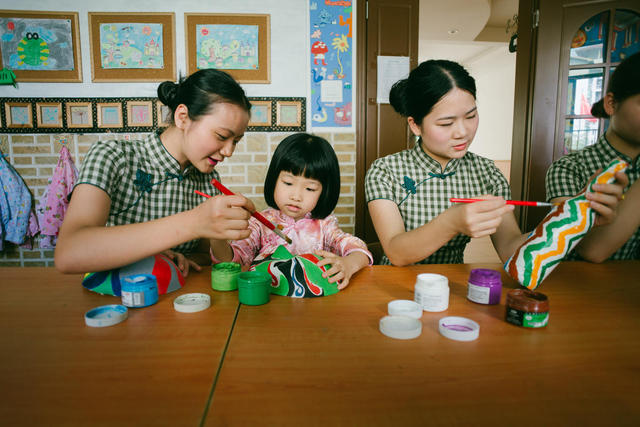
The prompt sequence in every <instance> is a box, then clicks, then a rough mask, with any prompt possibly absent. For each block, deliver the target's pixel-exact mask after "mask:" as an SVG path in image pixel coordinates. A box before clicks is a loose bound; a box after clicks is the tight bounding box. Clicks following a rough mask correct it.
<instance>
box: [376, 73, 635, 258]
mask: <svg viewBox="0 0 640 427" xmlns="http://www.w3.org/2000/svg"><path fill="white" fill-rule="evenodd" d="M390 102H391V105H392V107H393V108H394V109H395V110H396V111H397V112H398V113H399V114H401V115H402V116H404V117H407V122H408V123H409V127H410V128H411V131H412V132H413V133H414V135H415V136H416V137H418V141H417V143H416V145H415V147H414V148H412V149H408V150H404V151H401V152H399V153H396V154H391V155H389V156H386V157H383V158H380V159H377V160H376V161H375V162H374V163H373V164H372V165H371V167H370V169H369V170H368V172H367V175H366V178H365V197H366V200H367V202H368V208H369V213H370V214H371V219H372V221H373V225H374V227H375V230H376V232H377V234H378V238H379V239H380V243H381V244H382V248H383V249H384V252H385V256H384V257H383V259H382V263H383V264H394V265H408V264H414V263H423V264H429V263H462V262H463V252H464V249H465V247H466V245H467V243H469V241H470V239H471V238H472V237H474V238H476V237H482V236H491V240H492V242H493V245H494V247H495V248H496V251H497V252H498V255H499V256H500V258H501V259H502V260H503V261H506V260H507V259H508V258H509V257H510V256H511V255H512V254H513V252H514V251H515V250H516V249H517V248H518V247H519V246H520V244H521V243H523V242H524V240H525V238H526V235H523V234H522V233H521V231H520V229H519V227H518V225H517V223H516V220H515V217H514V215H513V205H512V204H507V202H506V200H508V199H509V198H510V195H511V190H510V188H509V184H508V182H507V180H506V178H505V177H504V176H503V175H502V173H501V172H500V171H499V170H498V169H497V168H496V166H495V165H494V163H493V161H491V160H489V159H486V158H483V157H481V156H478V155H476V154H473V153H471V152H469V151H468V150H469V145H470V144H471V142H472V141H473V138H474V136H475V133H476V130H477V129H478V110H477V107H476V86H475V81H474V79H473V77H471V76H470V75H469V73H468V72H467V71H466V70H465V69H464V68H463V67H462V66H461V65H460V64H458V63H455V62H452V61H446V60H430V61H425V62H423V63H421V64H420V65H419V66H418V67H417V68H415V69H414V70H412V71H411V73H410V74H409V77H408V78H407V79H404V80H400V81H399V82H397V83H396V84H394V85H393V87H392V89H391V93H390ZM602 191H603V193H604V192H608V193H610V194H601V193H594V194H590V195H589V196H588V197H589V198H590V200H592V201H594V202H599V203H597V204H594V205H593V207H594V209H595V210H596V211H597V212H599V213H600V214H601V215H604V216H605V217H607V218H611V217H612V216H613V213H614V209H615V205H616V204H617V198H618V196H619V195H620V194H621V192H622V187H621V186H619V185H611V186H608V187H607V188H605V189H603V190H602ZM452 198H461V199H471V198H476V199H483V200H481V201H477V202H473V203H454V202H452V201H451V199H452Z"/></svg>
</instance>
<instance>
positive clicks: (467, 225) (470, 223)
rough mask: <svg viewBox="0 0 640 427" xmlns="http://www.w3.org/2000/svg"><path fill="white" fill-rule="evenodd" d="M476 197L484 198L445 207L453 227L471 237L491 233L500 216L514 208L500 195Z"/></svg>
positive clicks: (498, 222) (499, 221)
mask: <svg viewBox="0 0 640 427" xmlns="http://www.w3.org/2000/svg"><path fill="white" fill-rule="evenodd" d="M477 198H478V199H485V200H483V201H481V202H473V203H461V204H457V205H455V206H452V207H451V208H449V209H447V212H449V215H452V221H453V227H454V229H455V231H456V232H457V233H459V234H465V235H467V236H469V237H472V238H477V237H483V236H488V235H491V234H493V233H495V232H496V231H497V230H498V227H499V226H500V223H502V216H503V215H504V214H506V213H507V212H511V211H513V209H514V206H513V205H507V204H506V202H505V200H504V199H503V198H502V197H497V196H492V195H483V196H479V197H477Z"/></svg>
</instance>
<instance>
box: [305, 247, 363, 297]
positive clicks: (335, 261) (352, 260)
mask: <svg viewBox="0 0 640 427" xmlns="http://www.w3.org/2000/svg"><path fill="white" fill-rule="evenodd" d="M316 254H318V255H320V256H321V257H322V259H321V260H320V261H318V264H317V265H318V267H322V266H323V265H327V264H331V268H329V269H328V270H327V271H325V272H323V273H322V277H324V278H325V279H326V278H328V279H329V283H335V282H338V289H340V290H342V289H344V288H346V287H347V285H349V280H350V279H351V276H353V275H354V274H355V273H357V272H358V271H359V270H360V269H362V268H363V267H364V266H366V265H368V264H369V258H367V256H366V255H365V254H363V253H362V252H352V253H350V254H349V255H347V256H344V257H342V256H339V255H336V254H334V253H332V252H329V251H316Z"/></svg>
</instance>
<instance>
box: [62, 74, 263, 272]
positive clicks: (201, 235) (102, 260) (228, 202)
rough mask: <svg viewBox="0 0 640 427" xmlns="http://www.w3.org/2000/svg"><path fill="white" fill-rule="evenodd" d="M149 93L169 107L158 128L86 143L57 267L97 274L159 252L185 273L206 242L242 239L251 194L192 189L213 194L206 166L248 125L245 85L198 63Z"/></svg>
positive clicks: (229, 149) (204, 252)
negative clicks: (205, 196)
mask: <svg viewBox="0 0 640 427" xmlns="http://www.w3.org/2000/svg"><path fill="white" fill-rule="evenodd" d="M158 98H159V99H160V101H161V102H162V103H163V104H165V105H167V106H168V107H169V108H170V109H171V117H170V118H169V121H170V123H171V124H170V126H169V127H168V128H167V129H166V130H164V131H163V132H162V133H152V134H150V135H149V136H148V137H147V138H146V139H145V140H141V141H115V140H114V141H101V142H99V143H96V144H94V145H93V146H92V147H91V149H90V151H89V153H88V154H87V157H86V158H85V160H84V161H83V163H82V168H81V170H80V175H79V177H78V182H77V184H76V186H75V188H74V190H73V196H72V197H71V202H70V204H69V208H68V210H67V212H66V216H65V219H64V223H63V225H62V228H61V230H60V234H59V237H58V243H57V247H56V251H55V265H56V267H57V268H58V270H60V271H62V272H65V273H84V272H88V271H103V270H108V269H113V268H117V267H122V266H124V265H128V264H130V263H133V262H135V261H138V260H140V259H142V258H145V257H148V256H151V255H155V254H158V253H165V254H166V255H168V256H169V257H171V258H173V259H174V261H175V262H176V264H177V266H178V267H179V269H180V270H181V272H182V273H183V274H185V275H186V274H188V271H189V267H192V268H195V269H196V270H199V269H200V267H199V266H198V264H197V263H196V262H195V261H202V262H204V261H205V260H206V261H209V255H208V249H209V243H208V239H243V238H246V237H247V236H249V222H248V220H249V217H250V211H254V210H255V207H254V206H253V204H252V203H251V201H249V200H248V199H246V198H245V197H243V196H239V195H233V196H220V197H212V198H211V199H209V200H207V201H206V202H204V203H203V201H202V197H200V196H198V195H197V194H196V193H194V191H195V190H198V191H201V192H203V193H209V194H211V193H214V194H218V192H217V190H215V188H214V187H213V185H212V184H211V179H212V178H216V179H219V176H218V173H217V172H216V171H215V170H214V168H215V166H216V164H217V163H219V162H222V161H223V160H224V159H225V158H227V157H230V156H231V155H232V154H233V152H234V150H235V147H236V144H237V143H238V142H239V141H240V139H242V137H243V135H244V132H245V130H246V128H247V124H248V122H249V111H250V108H251V104H250V103H249V100H248V99H247V97H246V96H245V93H244V90H243V89H242V88H241V87H240V85H239V84H238V83H237V82H236V81H235V80H233V78H232V77H231V76H229V75H228V74H226V73H224V72H222V71H218V70H213V69H207V70H200V71H197V72H196V73H194V74H192V75H191V76H189V77H188V78H186V79H181V81H180V82H179V83H174V82H170V81H166V82H163V83H161V84H160V86H159V87H158ZM238 208H244V209H238ZM199 254H201V256H199Z"/></svg>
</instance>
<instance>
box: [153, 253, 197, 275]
mask: <svg viewBox="0 0 640 427" xmlns="http://www.w3.org/2000/svg"><path fill="white" fill-rule="evenodd" d="M161 253H162V255H166V256H167V257H169V259H171V260H172V261H173V262H174V263H175V264H176V266H177V267H178V269H179V270H180V272H181V273H182V275H183V276H184V277H187V276H188V275H189V268H190V267H192V268H193V269H194V270H196V271H200V270H202V267H200V266H199V265H198V264H196V263H195V262H194V261H191V260H190V259H189V258H187V257H185V256H184V255H182V254H181V253H179V252H174V251H172V250H170V249H167V250H166V251H162V252H161Z"/></svg>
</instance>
